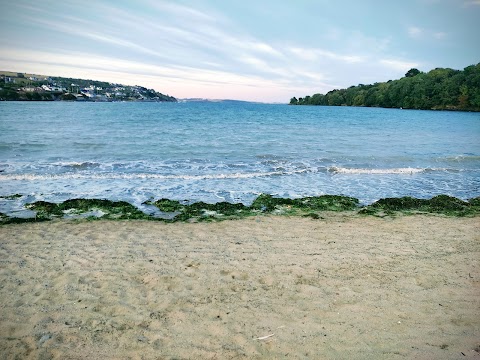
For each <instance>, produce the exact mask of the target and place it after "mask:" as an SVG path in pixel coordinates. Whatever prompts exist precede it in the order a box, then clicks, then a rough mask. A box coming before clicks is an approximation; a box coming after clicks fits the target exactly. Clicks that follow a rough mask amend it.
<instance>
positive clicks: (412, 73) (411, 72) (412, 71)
mask: <svg viewBox="0 0 480 360" xmlns="http://www.w3.org/2000/svg"><path fill="white" fill-rule="evenodd" d="M418 74H420V70H418V69H415V68H412V69H410V70H408V71H407V73H406V74H405V77H414V76H417V75H418Z"/></svg>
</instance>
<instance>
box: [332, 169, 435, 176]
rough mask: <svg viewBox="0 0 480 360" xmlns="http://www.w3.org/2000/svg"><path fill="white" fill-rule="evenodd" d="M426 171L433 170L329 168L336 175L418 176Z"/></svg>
mask: <svg viewBox="0 0 480 360" xmlns="http://www.w3.org/2000/svg"><path fill="white" fill-rule="evenodd" d="M428 170H435V169H422V168H393V169H362V168H343V167H331V168H329V171H330V172H333V173H337V174H372V175H377V174H378V175H381V174H418V173H422V172H425V171H428Z"/></svg>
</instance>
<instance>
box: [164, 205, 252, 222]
mask: <svg viewBox="0 0 480 360" xmlns="http://www.w3.org/2000/svg"><path fill="white" fill-rule="evenodd" d="M179 210H180V211H181V213H180V214H178V215H176V216H175V217H174V218H173V220H174V221H186V220H190V219H196V220H200V221H204V220H213V219H226V218H230V219H232V218H238V217H243V216H246V215H248V210H249V208H248V207H246V206H245V205H243V204H241V203H237V204H232V203H229V202H219V203H215V204H208V203H205V202H202V201H200V202H196V203H193V204H190V205H184V206H183V207H182V208H181V209H179Z"/></svg>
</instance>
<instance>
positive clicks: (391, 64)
mask: <svg viewBox="0 0 480 360" xmlns="http://www.w3.org/2000/svg"><path fill="white" fill-rule="evenodd" d="M379 63H380V64H381V65H383V66H385V67H387V68H390V69H392V70H395V71H408V70H410V69H411V68H416V67H418V66H419V64H418V63H414V62H410V61H403V60H395V59H381V60H380V61H379Z"/></svg>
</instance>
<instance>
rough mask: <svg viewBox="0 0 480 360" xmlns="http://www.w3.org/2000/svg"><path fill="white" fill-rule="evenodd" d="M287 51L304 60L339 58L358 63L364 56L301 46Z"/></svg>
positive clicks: (363, 59)
mask: <svg viewBox="0 0 480 360" xmlns="http://www.w3.org/2000/svg"><path fill="white" fill-rule="evenodd" d="M288 51H290V52H291V53H292V54H295V55H296V56H298V57H299V58H300V59H303V60H306V61H316V60H318V59H320V58H328V59H333V60H339V61H343V62H346V63H358V62H362V61H365V57H364V56H360V55H342V54H337V53H334V52H332V51H328V50H323V49H317V48H301V47H296V46H292V47H289V48H288Z"/></svg>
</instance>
